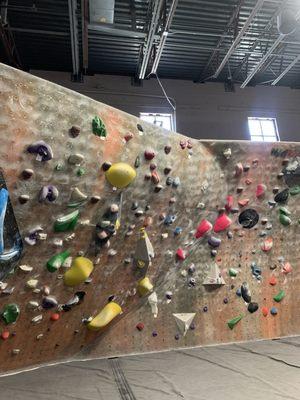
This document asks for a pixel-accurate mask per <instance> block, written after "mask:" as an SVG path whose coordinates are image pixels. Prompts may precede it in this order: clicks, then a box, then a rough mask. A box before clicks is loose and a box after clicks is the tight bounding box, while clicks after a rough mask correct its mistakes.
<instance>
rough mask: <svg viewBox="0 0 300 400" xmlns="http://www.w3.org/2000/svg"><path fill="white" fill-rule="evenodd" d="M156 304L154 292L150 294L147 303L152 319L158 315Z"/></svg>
mask: <svg viewBox="0 0 300 400" xmlns="http://www.w3.org/2000/svg"><path fill="white" fill-rule="evenodd" d="M157 302H158V299H157V294H156V292H153V293H151V294H150V296H149V297H148V303H149V305H150V307H151V312H152V314H153V317H154V318H157V315H158V307H157Z"/></svg>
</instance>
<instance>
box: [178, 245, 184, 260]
mask: <svg viewBox="0 0 300 400" xmlns="http://www.w3.org/2000/svg"><path fill="white" fill-rule="evenodd" d="M176 256H177V258H178V260H180V261H183V260H185V257H186V254H185V251H184V250H183V249H182V248H181V247H179V249H178V250H177V251H176Z"/></svg>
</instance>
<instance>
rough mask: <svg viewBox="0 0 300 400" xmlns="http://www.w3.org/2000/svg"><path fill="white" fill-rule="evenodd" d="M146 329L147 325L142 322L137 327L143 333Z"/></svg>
mask: <svg viewBox="0 0 300 400" xmlns="http://www.w3.org/2000/svg"><path fill="white" fill-rule="evenodd" d="M144 328H145V325H144V324H143V323H142V322H139V323H138V324H137V326H136V329H137V330H138V331H142V330H143V329H144Z"/></svg>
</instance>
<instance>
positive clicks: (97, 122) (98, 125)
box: [92, 116, 107, 137]
mask: <svg viewBox="0 0 300 400" xmlns="http://www.w3.org/2000/svg"><path fill="white" fill-rule="evenodd" d="M92 126H93V134H94V135H97V136H100V137H106V136H107V132H106V128H105V125H104V122H103V121H102V120H101V119H100V118H99V117H98V116H96V117H94V119H93V121H92Z"/></svg>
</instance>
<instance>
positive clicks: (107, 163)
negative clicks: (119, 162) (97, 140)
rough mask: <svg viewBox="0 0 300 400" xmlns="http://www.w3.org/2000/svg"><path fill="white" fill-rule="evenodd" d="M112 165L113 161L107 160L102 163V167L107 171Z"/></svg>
mask: <svg viewBox="0 0 300 400" xmlns="http://www.w3.org/2000/svg"><path fill="white" fill-rule="evenodd" d="M111 166H112V163H111V162H108V161H105V162H104V163H103V164H102V166H101V168H102V170H103V171H104V172H105V171H107V170H109V168H110V167H111Z"/></svg>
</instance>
